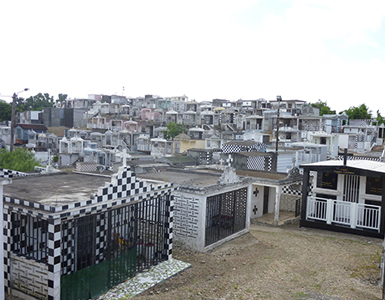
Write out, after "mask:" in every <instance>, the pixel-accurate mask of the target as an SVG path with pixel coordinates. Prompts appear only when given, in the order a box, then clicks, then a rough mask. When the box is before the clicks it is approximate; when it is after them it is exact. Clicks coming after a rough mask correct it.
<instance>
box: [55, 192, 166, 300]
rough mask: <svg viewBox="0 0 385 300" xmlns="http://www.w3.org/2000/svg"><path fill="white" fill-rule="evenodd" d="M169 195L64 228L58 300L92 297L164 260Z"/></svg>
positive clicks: (86, 218)
mask: <svg viewBox="0 0 385 300" xmlns="http://www.w3.org/2000/svg"><path fill="white" fill-rule="evenodd" d="M168 197H169V196H165V197H159V198H155V199H151V200H147V201H143V202H138V203H135V204H131V205H128V206H123V207H119V208H115V209H112V210H109V211H106V212H103V213H100V214H97V215H89V216H85V217H81V218H77V219H74V220H70V221H67V222H65V223H63V224H62V268H61V274H62V276H61V299H62V300H72V299H91V298H94V297H97V296H99V295H101V294H103V293H105V292H107V291H108V290H109V289H110V288H111V287H113V286H115V285H117V284H119V283H121V282H123V281H124V280H126V279H127V278H130V277H132V276H134V275H135V274H136V273H137V272H140V271H142V270H144V269H147V268H149V267H150V266H152V265H156V264H158V263H160V262H161V261H164V260H166V259H167V255H166V252H165V236H166V231H167V229H166V220H167V216H166V214H167V207H166V200H167V199H168Z"/></svg>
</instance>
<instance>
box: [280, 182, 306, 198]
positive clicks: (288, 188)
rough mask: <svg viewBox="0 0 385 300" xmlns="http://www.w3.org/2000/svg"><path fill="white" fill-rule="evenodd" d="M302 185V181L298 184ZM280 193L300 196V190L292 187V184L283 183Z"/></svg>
mask: <svg viewBox="0 0 385 300" xmlns="http://www.w3.org/2000/svg"><path fill="white" fill-rule="evenodd" d="M300 185H302V183H301V184H300ZM282 193H283V194H287V195H294V196H302V190H296V189H293V185H292V184H290V185H285V186H284V187H283V188H282Z"/></svg>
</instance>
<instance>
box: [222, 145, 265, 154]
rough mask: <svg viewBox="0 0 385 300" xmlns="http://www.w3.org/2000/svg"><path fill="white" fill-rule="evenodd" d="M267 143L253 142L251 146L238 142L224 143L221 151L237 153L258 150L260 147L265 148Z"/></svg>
mask: <svg viewBox="0 0 385 300" xmlns="http://www.w3.org/2000/svg"><path fill="white" fill-rule="evenodd" d="M266 148H267V145H265V144H264V143H255V144H254V145H251V146H244V145H242V144H241V143H240V144H233V143H226V144H224V145H223V146H222V152H223V153H238V152H243V151H247V152H250V151H260V150H261V149H266Z"/></svg>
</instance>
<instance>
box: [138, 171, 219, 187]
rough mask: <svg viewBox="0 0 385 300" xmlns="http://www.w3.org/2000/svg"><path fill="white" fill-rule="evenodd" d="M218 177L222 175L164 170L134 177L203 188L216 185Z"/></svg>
mask: <svg viewBox="0 0 385 300" xmlns="http://www.w3.org/2000/svg"><path fill="white" fill-rule="evenodd" d="M220 175H222V174H218V175H214V174H207V173H195V172H183V171H179V172H178V171H174V170H166V171H162V172H154V173H146V174H137V175H136V176H137V177H138V178H142V179H150V180H157V181H164V182H172V183H174V184H179V185H189V186H196V187H205V186H210V185H214V184H217V182H218V179H219V177H220Z"/></svg>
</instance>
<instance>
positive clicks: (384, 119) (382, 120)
mask: <svg viewBox="0 0 385 300" xmlns="http://www.w3.org/2000/svg"><path fill="white" fill-rule="evenodd" d="M376 120H377V122H378V125H381V124H385V118H384V117H383V116H381V113H380V111H379V110H377V118H376Z"/></svg>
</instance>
